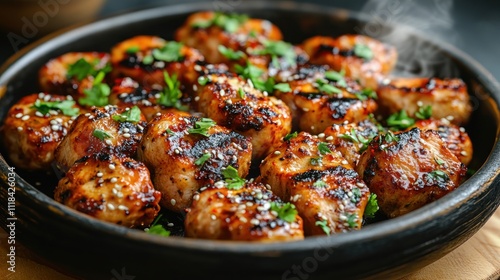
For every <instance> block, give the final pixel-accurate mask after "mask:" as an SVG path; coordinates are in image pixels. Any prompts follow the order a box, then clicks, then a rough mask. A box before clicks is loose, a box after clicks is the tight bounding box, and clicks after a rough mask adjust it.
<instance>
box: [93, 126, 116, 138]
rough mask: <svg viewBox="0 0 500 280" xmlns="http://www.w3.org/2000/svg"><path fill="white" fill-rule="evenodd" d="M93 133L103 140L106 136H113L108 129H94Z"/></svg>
mask: <svg viewBox="0 0 500 280" xmlns="http://www.w3.org/2000/svg"><path fill="white" fill-rule="evenodd" d="M92 135H93V136H94V137H96V138H98V139H99V140H101V141H103V140H104V139H106V138H113V137H112V136H111V135H110V134H109V133H107V132H106V131H104V130H100V129H97V128H96V129H94V131H93V132H92Z"/></svg>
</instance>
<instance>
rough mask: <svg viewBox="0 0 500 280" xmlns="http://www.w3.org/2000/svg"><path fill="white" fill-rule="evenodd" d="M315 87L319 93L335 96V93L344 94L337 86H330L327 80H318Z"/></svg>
mask: <svg viewBox="0 0 500 280" xmlns="http://www.w3.org/2000/svg"><path fill="white" fill-rule="evenodd" d="M315 87H316V88H317V89H318V90H319V91H321V92H324V93H326V94H334V93H337V94H342V90H341V89H339V88H337V87H335V86H332V85H330V84H329V83H328V81H327V80H323V79H317V80H316V83H315Z"/></svg>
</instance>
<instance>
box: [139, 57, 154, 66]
mask: <svg viewBox="0 0 500 280" xmlns="http://www.w3.org/2000/svg"><path fill="white" fill-rule="evenodd" d="M153 61H155V59H154V57H153V56H152V55H146V56H145V57H143V58H142V64H144V65H149V64H151V63H153Z"/></svg>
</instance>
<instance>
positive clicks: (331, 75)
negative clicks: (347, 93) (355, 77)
mask: <svg viewBox="0 0 500 280" xmlns="http://www.w3.org/2000/svg"><path fill="white" fill-rule="evenodd" d="M344 75H345V71H344V70H343V69H342V71H340V72H337V71H333V70H330V71H326V72H325V78H326V79H328V80H330V81H334V82H336V83H337V85H338V86H340V87H343V88H346V87H347V82H346V80H345V78H344Z"/></svg>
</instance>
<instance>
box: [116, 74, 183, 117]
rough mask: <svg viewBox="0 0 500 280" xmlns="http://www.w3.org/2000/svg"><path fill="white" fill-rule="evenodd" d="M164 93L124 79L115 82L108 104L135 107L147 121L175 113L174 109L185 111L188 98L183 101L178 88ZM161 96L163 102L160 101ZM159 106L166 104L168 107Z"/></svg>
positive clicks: (129, 79)
mask: <svg viewBox="0 0 500 280" xmlns="http://www.w3.org/2000/svg"><path fill="white" fill-rule="evenodd" d="M164 91H165V89H163V90H158V89H146V88H144V87H143V86H141V85H140V84H139V83H137V82H136V81H134V80H132V79H131V78H128V77H126V78H123V79H117V80H116V82H115V86H114V87H113V89H112V90H111V94H110V96H109V103H110V104H113V105H117V106H118V107H121V108H125V107H133V106H137V107H139V109H141V112H142V113H143V114H144V116H145V117H146V120H148V121H150V120H151V119H153V117H154V116H155V115H156V114H158V113H167V112H177V109H175V107H178V108H186V109H187V105H186V104H187V102H188V99H189V98H185V99H183V98H182V93H181V92H180V89H179V88H178V87H176V86H174V88H172V89H170V88H169V89H168V92H167V93H165V92H164ZM173 91H177V92H173ZM162 96H163V98H164V99H165V100H164V99H162ZM171 97H172V98H171ZM182 100H184V102H182ZM161 104H168V105H169V107H167V106H164V105H161Z"/></svg>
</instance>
